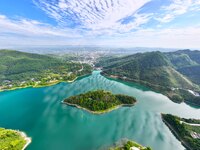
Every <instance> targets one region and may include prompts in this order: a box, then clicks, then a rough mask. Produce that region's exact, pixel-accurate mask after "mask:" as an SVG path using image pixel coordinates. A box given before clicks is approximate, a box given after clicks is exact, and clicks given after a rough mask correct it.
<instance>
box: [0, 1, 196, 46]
mask: <svg viewBox="0 0 200 150" xmlns="http://www.w3.org/2000/svg"><path fill="white" fill-rule="evenodd" d="M15 45H25V46H28V45H97V46H115V47H166V48H200V0H139V1H138V0H1V1H0V47H6V46H15Z"/></svg>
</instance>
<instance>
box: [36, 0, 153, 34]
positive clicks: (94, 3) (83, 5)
mask: <svg viewBox="0 0 200 150" xmlns="http://www.w3.org/2000/svg"><path fill="white" fill-rule="evenodd" d="M149 1H150V0H140V1H138V0H84V1H83V0H34V3H35V4H36V5H37V6H38V7H40V8H41V9H42V10H44V11H45V12H46V13H47V14H48V15H49V16H51V17H53V18H54V19H56V20H57V21H58V23H59V24H62V25H66V26H75V27H78V28H86V29H89V30H92V31H97V30H105V31H106V30H108V29H112V30H119V29H120V31H121V32H123V30H125V31H127V30H131V29H134V28H137V27H138V26H140V25H141V24H142V23H143V22H144V21H143V20H139V19H140V18H136V21H135V22H130V23H128V24H127V25H124V24H122V23H121V22H120V20H122V19H124V18H126V17H130V16H133V17H137V15H136V12H137V10H138V9H140V8H141V7H142V6H143V5H144V4H146V3H147V2H149ZM141 19H144V17H143V18H141ZM145 22H146V19H145ZM126 27H127V28H126Z"/></svg>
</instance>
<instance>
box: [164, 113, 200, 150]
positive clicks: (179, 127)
mask: <svg viewBox="0 0 200 150" xmlns="http://www.w3.org/2000/svg"><path fill="white" fill-rule="evenodd" d="M161 118H162V120H163V122H164V123H165V124H166V126H167V127H168V128H169V130H170V131H171V132H172V133H173V135H174V136H175V137H176V138H177V139H178V140H179V141H180V142H181V143H182V145H183V146H184V147H185V148H187V149H189V150H197V149H199V147H200V120H196V119H184V118H179V117H177V116H173V115H170V114H161Z"/></svg>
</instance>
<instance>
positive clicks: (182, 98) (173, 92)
mask: <svg viewBox="0 0 200 150" xmlns="http://www.w3.org/2000/svg"><path fill="white" fill-rule="evenodd" d="M101 75H103V76H104V77H106V78H109V79H116V80H121V81H125V82H129V83H131V82H132V83H137V84H140V85H143V86H146V87H148V88H150V90H153V91H155V92H159V93H161V94H163V95H165V96H167V97H168V98H169V99H170V100H172V101H173V102H175V103H182V102H185V103H187V104H191V105H194V106H197V107H200V104H198V103H197V102H196V101H199V100H200V96H195V95H193V94H192V93H190V92H189V91H188V90H187V89H181V88H180V89H179V88H174V89H173V88H169V87H163V86H161V85H154V84H151V83H149V82H144V81H140V80H135V79H129V78H127V77H120V76H117V75H109V74H107V73H105V72H101ZM192 100H193V101H192Z"/></svg>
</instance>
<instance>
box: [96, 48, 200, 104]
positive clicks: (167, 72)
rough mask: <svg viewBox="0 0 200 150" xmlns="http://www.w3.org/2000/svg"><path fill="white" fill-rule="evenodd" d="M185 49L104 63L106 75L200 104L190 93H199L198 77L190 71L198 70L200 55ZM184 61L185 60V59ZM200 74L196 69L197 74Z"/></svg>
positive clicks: (172, 97) (140, 55)
mask: <svg viewBox="0 0 200 150" xmlns="http://www.w3.org/2000/svg"><path fill="white" fill-rule="evenodd" d="M194 53H195V54H193V51H189V50H184V51H176V52H168V53H162V52H159V51H156V52H146V53H138V54H134V55H129V56H125V57H121V58H111V59H107V60H104V62H102V61H101V60H100V61H99V62H98V63H97V66H102V67H103V72H102V74H103V75H106V76H111V77H116V78H120V79H123V80H127V81H133V82H137V83H140V84H143V85H146V86H148V87H150V88H152V89H153V90H156V91H159V92H161V93H163V94H165V95H166V96H168V97H169V98H170V99H171V100H173V101H176V102H182V101H184V100H185V101H189V102H191V103H194V104H198V105H200V97H196V96H194V95H192V94H191V93H189V92H188V91H187V90H192V91H197V92H199V91H200V88H199V86H198V85H197V84H198V80H200V79H198V78H196V79H195V77H193V76H194V75H193V76H191V75H190V74H191V72H187V68H188V67H189V69H191V68H192V69H193V70H194V68H195V67H197V68H198V67H199V62H200V61H199V59H200V57H199V58H198V56H195V55H199V54H200V52H199V51H194ZM183 58H184V59H183ZM198 74H200V73H199V72H198V70H197V75H198Z"/></svg>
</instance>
